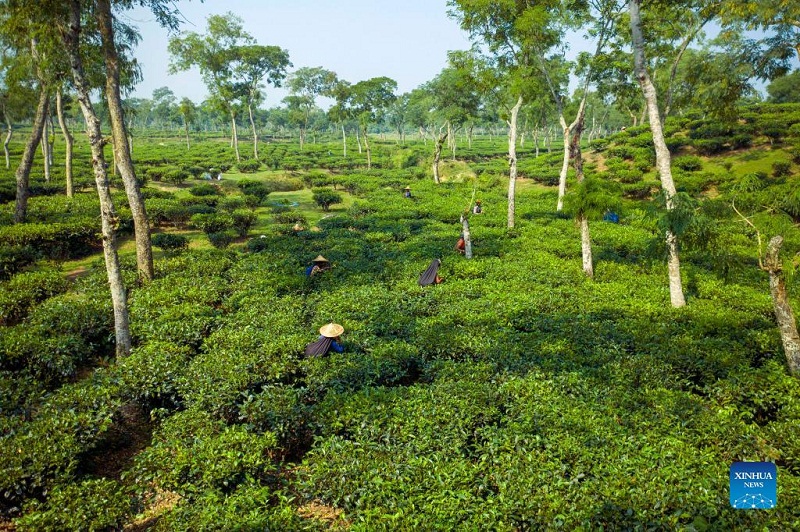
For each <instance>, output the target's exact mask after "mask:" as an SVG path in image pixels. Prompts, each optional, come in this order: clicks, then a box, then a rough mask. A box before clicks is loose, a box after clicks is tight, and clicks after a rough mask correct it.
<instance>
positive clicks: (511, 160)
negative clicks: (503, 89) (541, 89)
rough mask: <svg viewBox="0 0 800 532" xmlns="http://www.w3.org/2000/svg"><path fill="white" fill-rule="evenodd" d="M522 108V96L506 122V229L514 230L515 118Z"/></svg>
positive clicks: (515, 177) (515, 185)
mask: <svg viewBox="0 0 800 532" xmlns="http://www.w3.org/2000/svg"><path fill="white" fill-rule="evenodd" d="M521 107H522V95H520V96H518V97H517V103H516V104H515V105H514V107H512V108H511V116H510V117H509V121H508V228H509V229H513V228H514V214H515V212H516V187H517V118H518V117H519V110H520V108H521Z"/></svg>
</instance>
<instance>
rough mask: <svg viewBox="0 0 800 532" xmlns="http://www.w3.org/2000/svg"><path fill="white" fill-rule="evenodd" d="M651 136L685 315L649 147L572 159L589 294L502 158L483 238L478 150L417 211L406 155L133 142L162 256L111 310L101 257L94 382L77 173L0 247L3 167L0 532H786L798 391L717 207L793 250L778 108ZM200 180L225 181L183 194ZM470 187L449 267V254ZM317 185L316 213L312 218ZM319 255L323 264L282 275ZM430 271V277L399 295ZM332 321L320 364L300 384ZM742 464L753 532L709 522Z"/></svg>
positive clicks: (754, 257) (628, 141)
mask: <svg viewBox="0 0 800 532" xmlns="http://www.w3.org/2000/svg"><path fill="white" fill-rule="evenodd" d="M776 123H779V124H782V125H781V127H780V128H778V129H779V131H777V130H776V128H774V127H770V128H767V124H769V125H771V126H774V125H775V124H776ZM767 129H768V130H767ZM667 132H668V134H669V141H668V142H669V143H670V149H671V150H672V151H673V156H674V160H673V163H674V164H673V168H674V171H675V175H676V183H677V186H678V189H679V192H682V194H681V198H682V199H681V201H682V202H683V205H684V206H685V207H686V208H685V209H684V210H685V212H687V213H688V214H687V221H686V223H685V224H684V225H685V231H684V232H683V233H682V235H681V242H682V249H681V253H682V255H681V259H682V266H683V281H684V289H685V293H686V295H687V306H686V307H684V308H680V309H673V308H672V307H671V306H670V303H669V288H668V283H667V273H666V260H665V258H664V249H663V246H662V245H661V241H662V238H661V236H660V235H661V232H660V230H659V227H660V224H661V222H662V219H661V211H659V210H658V209H657V208H656V207H655V205H656V204H657V198H656V196H657V194H656V192H657V191H658V182H657V178H656V175H655V173H654V171H653V170H652V166H653V160H654V159H653V151H652V140H651V138H650V137H649V133H648V130H647V128H646V127H644V128H629V129H628V130H627V131H624V132H621V133H617V134H616V135H614V136H612V137H609V138H605V139H599V140H596V141H594V142H593V143H592V145H591V146H586V147H585V148H584V149H585V153H586V157H587V158H588V162H589V167H588V168H587V176H588V178H589V179H596V180H601V181H602V182H603V183H604V186H605V187H606V188H607V190H609V191H610V192H609V193H610V194H611V195H613V196H614V197H615V198H616V207H615V208H616V209H617V210H618V213H619V215H620V222H621V223H619V224H616V223H609V222H603V221H601V220H592V221H591V232H592V241H593V251H594V257H595V276H594V279H588V278H587V277H586V276H585V275H584V274H583V271H582V269H581V246H580V235H579V228H578V226H577V225H576V223H575V220H574V218H573V217H571V216H570V215H568V214H562V213H556V212H555V205H556V193H557V191H556V188H555V187H553V186H552V185H553V184H554V179H555V180H557V176H558V169H559V166H560V157H561V155H560V153H558V150H555V149H554V151H553V153H552V154H548V153H546V152H545V151H543V152H542V153H541V154H540V155H539V157H538V158H536V157H534V155H533V153H532V147H530V146H526V147H524V149H521V150H520V175H521V177H522V180H521V183H520V184H519V185H518V196H517V220H516V227H515V229H514V230H511V231H509V230H508V229H507V228H506V227H507V224H506V186H507V182H506V179H507V175H506V173H507V164H508V163H507V158H506V156H505V155H504V151H503V150H504V144H505V140H504V139H498V138H495V139H494V140H490V139H479V140H478V141H476V142H475V143H474V144H473V146H472V148H467V147H466V146H464V147H459V150H458V151H457V152H456V157H457V158H458V161H456V162H448V163H447V164H446V165H445V168H444V182H443V183H442V184H440V185H438V186H437V185H435V184H434V183H433V181H432V178H431V176H430V175H429V160H428V159H429V158H430V156H431V150H432V148H431V146H430V144H428V145H427V146H426V145H424V144H423V143H422V142H411V143H409V145H408V146H404V147H403V146H399V145H397V144H395V143H394V142H390V141H386V142H383V143H377V146H376V148H375V153H374V154H373V166H374V168H373V169H372V170H371V171H366V170H364V167H365V165H363V161H362V158H361V157H362V156H360V155H358V154H351V155H350V158H348V159H343V158H342V157H341V156H340V155H339V153H340V150H339V148H338V146H337V145H336V144H335V143H333V142H332V143H330V144H317V145H307V146H306V147H305V149H304V150H303V151H302V152H301V151H299V150H298V148H297V146H296V145H295V144H294V143H290V142H288V141H287V142H280V143H272V144H268V145H265V146H262V148H261V149H262V159H263V160H262V162H261V163H259V162H257V161H251V162H250V164H249V166H248V165H247V164H245V165H242V166H240V167H235V166H234V165H233V163H232V162H231V153H230V150H229V148H228V146H227V144H226V143H225V142H216V141H213V140H208V141H205V142H203V143H197V144H196V146H195V147H193V148H192V150H190V151H186V149H185V146H183V145H181V142H180V141H179V140H175V141H174V143H169V142H167V143H165V144H164V145H163V146H160V145H159V144H158V143H157V142H148V141H147V140H145V141H143V142H145V143H146V144H143V145H142V146H139V147H137V149H136V151H135V152H134V153H135V157H136V163H137V171H138V172H139V173H140V174H141V176H142V177H143V179H144V180H145V181H146V183H147V186H146V187H145V189H144V190H145V193H146V197H147V208H148V211H149V215H150V217H151V219H152V223H153V227H154V228H155V232H154V242H156V243H157V245H158V246H159V247H160V248H161V249H162V250H163V251H159V252H158V253H157V254H156V270H157V276H156V279H155V280H154V281H153V282H152V283H151V284H149V285H146V286H138V287H137V285H136V279H135V278H136V273H135V267H136V265H135V257H134V256H133V255H132V252H131V250H130V246H129V245H126V246H124V247H123V250H124V252H123V255H122V256H123V265H124V267H125V277H126V284H127V286H128V290H129V306H130V313H131V327H132V334H133V338H134V345H135V348H134V350H133V354H132V355H131V356H130V357H128V358H125V359H122V360H119V361H116V360H114V358H113V352H114V350H113V345H112V344H113V339H114V332H113V323H112V320H113V315H112V312H111V301H110V297H109V295H108V286H107V280H106V276H105V269H104V266H103V263H102V258H101V259H99V260H98V258H97V257H98V256H99V255H97V250H98V230H99V223H100V221H99V216H98V213H99V207H98V201H97V197H96V193H94V192H93V191H92V189H91V174H90V172H89V166H90V163H89V161H88V159H87V157H88V150H86V149H84V148H85V146H83V148H82V149H79V150H78V152H79V157H84V158H83V159H79V160H77V161H76V174H77V175H78V176H79V178H80V179H82V180H84V188H83V191H82V192H80V193H79V194H77V195H76V197H75V198H74V199H68V198H66V197H65V196H64V195H63V192H62V190H61V189H62V188H63V176H62V177H61V178H59V176H58V173H57V172H56V175H55V176H54V178H53V180H52V181H51V182H50V183H44V182H43V181H41V178H40V177H35V178H34V180H33V181H34V183H33V188H34V190H33V192H34V194H35V195H34V197H33V198H32V199H31V203H30V214H29V219H30V222H29V223H26V224H22V225H12V223H11V220H12V214H13V208H14V203H13V200H14V181H13V174H12V170H2V177H1V178H0V198H2V201H3V202H4V203H3V204H2V206H0V245H2V248H1V249H2V252H0V275H1V276H2V281H0V467H2V475H0V529H2V528H3V527H4V526H5V527H12V526H13V527H16V529H18V530H90V529H92V530H105V529H122V528H123V527H128V528H127V529H129V530H144V529H147V528H152V529H153V530H220V529H225V530H322V529H329V528H332V529H352V530H365V531H366V530H370V531H372V530H390V529H391V530H543V529H564V530H675V529H682V530H765V529H770V530H790V529H798V528H800V381H798V379H797V378H794V377H791V376H790V375H789V374H788V371H787V369H786V367H785V360H784V354H783V349H782V346H781V342H780V336H779V332H778V329H777V326H776V323H775V318H774V314H773V310H772V303H771V300H770V296H769V289H768V281H767V275H766V273H764V272H763V271H761V270H760V269H759V268H758V246H757V240H756V235H755V232H754V231H753V229H752V228H751V227H750V226H749V225H747V224H746V223H744V222H743V221H742V220H741V218H740V217H739V216H738V215H737V214H736V213H735V212H734V211H733V209H732V208H731V204H732V203H734V204H735V205H736V207H737V209H739V211H740V212H742V213H743V214H745V215H746V216H750V217H751V220H752V221H753V223H754V225H755V226H756V227H758V228H759V230H760V231H761V232H762V233H763V234H762V238H764V237H766V236H771V235H774V234H782V235H783V236H784V237H785V239H786V243H785V244H784V250H783V256H784V257H785V258H786V259H787V262H788V261H790V260H791V259H792V257H793V256H794V254H795V253H796V252H797V251H800V233H798V231H797V229H796V227H795V223H796V222H797V221H798V220H800V107H798V106H797V105H782V106H777V105H773V106H769V105H762V106H761V107H759V108H753V109H751V110H750V111H749V112H748V113H745V114H744V115H743V120H741V121H740V122H739V123H738V124H737V125H735V126H731V127H727V126H726V127H721V126H718V125H717V124H714V123H712V122H708V121H704V120H701V119H700V118H699V117H685V118H681V119H678V120H675V119H670V120H668V121H667ZM12 148H14V149H16V152H12V155H14V153H15V154H16V155H15V156H16V157H18V156H19V153H20V152H21V150H22V146H21V144H18V145H16V146H13V145H12ZM243 151H245V150H244V149H243ZM209 168H214V169H215V170H219V171H220V172H222V173H223V179H222V181H219V182H218V181H203V180H202V179H199V178H200V177H201V175H202V173H203V172H205V171H207V170H208V169H209ZM33 175H34V176H39V175H41V174H40V173H39V174H37V170H36V169H34V174H33ZM59 179H60V180H59ZM407 185H408V186H411V187H412V190H413V193H414V197H413V198H411V199H406V198H403V197H402V194H401V192H402V189H403V187H405V186H407ZM474 188H475V189H476V190H477V192H476V197H478V198H480V199H481V200H482V204H483V207H484V209H483V213H482V214H480V215H473V216H471V217H470V228H471V235H472V239H473V242H472V243H473V252H474V258H473V259H472V260H468V259H466V258H465V257H463V256H461V255H460V254H459V253H457V252H456V251H455V250H454V249H453V246H454V245H455V243H456V240H457V239H458V237H459V234H460V232H461V224H460V222H459V216H460V215H461V213H462V212H463V211H464V209H465V208H466V207H467V205H468V204H469V201H470V198H471V196H472V193H473V189H474ZM569 188H574V183H573V182H572V181H570V183H569ZM320 189H326V190H327V191H332V192H336V193H337V194H338V195H339V199H340V200H341V203H333V204H330V206H329V208H330V211H329V212H324V211H322V209H320V208H319V207H318V206H316V205H315V204H314V201H313V199H312V194H313V191H314V190H316V191H319V190H320ZM116 201H117V203H116V204H117V205H118V206H119V207H121V206H122V205H124V204H125V201H124V194H123V193H122V192H121V191H120V192H118V193H117V196H116ZM119 211H120V222H119V231H120V232H121V234H123V235H125V234H129V233H130V232H131V230H132V229H131V223H130V215H129V213H128V212H126V210H125V209H124V208H119ZM295 224H298V225H297V226H295ZM166 235H171V236H166ZM318 254H323V255H324V256H325V257H327V258H328V259H329V260H330V261H331V262H332V263H333V265H334V266H333V268H332V269H331V270H330V271H327V272H324V273H322V274H320V275H315V276H314V277H311V278H307V277H306V276H305V275H304V269H305V267H306V266H307V265H308V264H309V263H310V261H311V260H312V259H313V258H314V257H316V256H317V255H318ZM436 257H440V258H441V259H442V268H441V270H440V275H442V276H443V277H444V282H443V283H442V284H440V285H434V286H429V287H425V288H420V287H419V286H418V284H417V277H418V276H419V274H420V273H421V272H422V271H423V270H425V268H426V267H427V266H428V264H429V263H430V261H431V260H432V259H433V258H436ZM798 288H800V287H797V286H796V281H795V280H794V278H793V277H790V279H789V291H790V295H791V296H792V299H791V302H792V303H793V304H794V306H795V309H798V308H800V306H798V299H797V297H796V295H797V294H798ZM331 321H334V322H337V323H340V324H342V325H343V326H344V328H345V334H344V335H343V337H342V341H343V344H344V347H345V351H344V352H343V353H333V354H330V355H328V356H325V357H319V358H304V357H303V348H304V346H305V345H306V344H308V343H309V342H312V341H313V340H315V339H316V337H317V332H316V331H317V330H318V329H319V327H320V326H321V325H324V324H325V323H328V322H331ZM736 461H771V462H774V463H776V464H777V466H778V503H777V506H776V508H774V509H772V510H767V511H743V510H735V509H733V508H731V506H730V503H729V489H728V470H729V467H730V465H731V464H732V463H733V462H736ZM4 520H5V522H4Z"/></svg>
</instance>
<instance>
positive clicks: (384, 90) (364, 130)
mask: <svg viewBox="0 0 800 532" xmlns="http://www.w3.org/2000/svg"><path fill="white" fill-rule="evenodd" d="M396 90H397V82H396V81H395V80H393V79H391V78H388V77H385V76H381V77H376V78H370V79H367V80H364V81H359V82H358V83H355V84H354V85H352V86H350V87H347V88H346V92H345V94H344V95H343V96H344V98H343V104H344V107H345V108H346V109H347V113H348V114H350V115H351V116H353V117H354V118H355V119H356V120H357V121H358V127H359V129H360V130H361V136H362V138H363V139H364V148H365V150H366V152H367V169H369V168H372V150H371V147H370V145H369V126H370V124H373V123H375V122H378V121H379V120H380V119H381V118H382V117H383V115H384V113H385V112H386V110H387V109H388V108H389V106H390V105H391V104H392V102H393V101H394V100H395V98H396V96H395V94H394V92H395V91H396Z"/></svg>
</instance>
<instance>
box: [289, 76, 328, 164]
mask: <svg viewBox="0 0 800 532" xmlns="http://www.w3.org/2000/svg"><path fill="white" fill-rule="evenodd" d="M337 82H338V78H337V76H336V73H335V72H332V71H330V70H326V69H324V68H322V67H303V68H299V69H297V70H296V71H294V72H292V73H291V74H290V75H289V77H288V79H287V80H286V86H287V87H288V88H289V92H290V96H289V97H288V98H287V99H286V101H287V103H288V104H289V106H290V108H293V109H296V110H297V117H298V126H299V129H300V149H301V150H302V149H303V144H304V143H305V142H306V136H307V132H308V127H309V123H310V120H311V113H312V111H313V110H314V109H316V108H317V98H319V97H320V96H328V95H332V93H333V90H334V87H335V86H336V84H337Z"/></svg>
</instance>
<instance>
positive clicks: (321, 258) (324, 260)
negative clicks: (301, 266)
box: [311, 255, 330, 262]
mask: <svg viewBox="0 0 800 532" xmlns="http://www.w3.org/2000/svg"><path fill="white" fill-rule="evenodd" d="M311 262H330V261H329V260H328V259H326V258H325V257H323V256H322V255H317V258H316V259H314V260H312V261H311Z"/></svg>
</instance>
